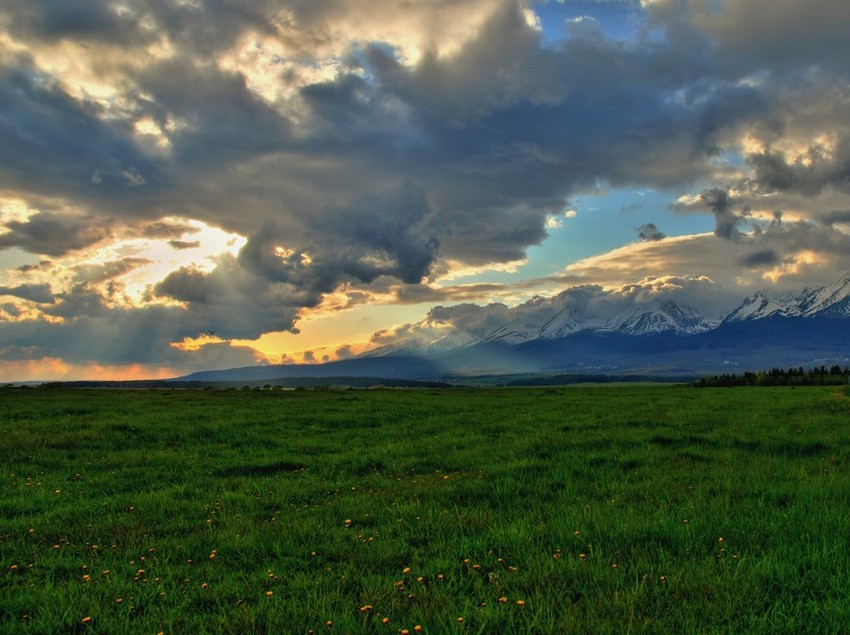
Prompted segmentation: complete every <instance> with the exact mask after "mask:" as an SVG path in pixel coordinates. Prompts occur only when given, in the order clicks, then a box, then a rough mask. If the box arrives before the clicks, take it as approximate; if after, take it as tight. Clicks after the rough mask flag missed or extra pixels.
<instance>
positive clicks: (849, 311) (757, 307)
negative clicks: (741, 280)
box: [723, 274, 850, 323]
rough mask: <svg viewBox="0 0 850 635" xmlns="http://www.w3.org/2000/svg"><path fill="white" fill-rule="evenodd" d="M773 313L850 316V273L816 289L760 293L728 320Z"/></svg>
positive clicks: (807, 315) (759, 317) (745, 318)
mask: <svg viewBox="0 0 850 635" xmlns="http://www.w3.org/2000/svg"><path fill="white" fill-rule="evenodd" d="M769 317H807V318H814V317H829V318H850V274H848V275H845V276H844V277H843V278H841V280H839V281H837V282H835V283H833V284H831V285H829V286H826V287H819V288H815V289H803V290H802V291H798V292H797V293H794V294H792V295H789V296H784V297H781V298H778V299H771V298H768V297H767V296H766V295H765V294H764V293H761V292H759V293H756V294H755V295H754V296H753V297H751V298H747V299H746V300H744V302H743V304H741V306H739V307H738V308H737V309H735V310H734V311H732V313H730V314H729V315H728V316H727V317H726V319H725V320H723V322H724V323H730V322H743V321H751V320H761V319H764V318H769Z"/></svg>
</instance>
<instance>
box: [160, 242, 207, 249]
mask: <svg viewBox="0 0 850 635" xmlns="http://www.w3.org/2000/svg"><path fill="white" fill-rule="evenodd" d="M168 244H169V245H171V246H172V247H173V248H174V249H176V250H178V251H181V250H183V249H196V248H198V247H200V246H201V242H200V241H199V240H195V241H186V240H169V241H168Z"/></svg>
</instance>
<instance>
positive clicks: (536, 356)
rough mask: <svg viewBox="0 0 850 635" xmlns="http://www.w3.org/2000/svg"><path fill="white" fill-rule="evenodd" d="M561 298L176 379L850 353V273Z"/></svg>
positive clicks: (494, 370)
mask: <svg viewBox="0 0 850 635" xmlns="http://www.w3.org/2000/svg"><path fill="white" fill-rule="evenodd" d="M561 298H562V296H556V297H555V298H553V299H548V300H540V302H541V303H542V302H545V303H546V306H545V309H546V310H543V309H540V310H539V311H533V310H525V311H523V312H521V314H519V315H513V314H512V313H511V312H510V310H507V311H503V312H502V313H503V314H504V315H506V316H507V319H506V320H505V321H503V322H497V323H496V324H495V325H494V324H493V323H492V321H490V322H487V321H485V322H484V323H483V324H486V326H482V324H480V323H476V324H475V325H472V326H470V327H469V328H466V327H464V326H463V325H461V326H457V325H455V326H454V327H453V328H451V329H448V331H447V332H441V334H440V335H439V337H430V338H422V337H410V338H407V339H402V340H400V341H398V342H395V343H393V344H392V345H388V346H384V347H381V348H378V349H375V350H372V351H370V352H368V353H366V354H364V355H362V356H360V357H358V358H354V359H347V360H341V361H336V362H329V363H326V364H311V365H292V364H287V365H269V366H255V367H248V368H241V369H230V370H220V371H202V372H198V373H193V374H192V375H188V376H186V377H183V378H180V379H181V380H192V381H261V380H267V379H272V378H284V377H290V378H291V377H299V376H301V377H386V378H396V379H416V380H435V379H444V378H451V377H458V376H472V375H491V374H492V375H506V374H520V373H582V374H588V373H590V374H616V375H623V374H633V375H653V376H659V375H663V376H693V375H700V374H716V373H732V372H742V371H744V370H758V369H762V368H772V367H789V366H794V367H796V366H805V367H811V366H820V365H826V366H831V365H833V364H839V365H841V366H845V365H847V363H848V362H850V274H847V275H845V276H844V277H843V278H841V279H840V280H838V281H837V282H835V283H834V284H832V285H829V286H826V287H818V288H807V289H803V290H801V291H798V292H795V293H792V294H788V295H784V296H780V297H776V298H771V297H769V296H768V295H767V294H765V293H761V292H760V293H756V294H755V295H753V296H751V297H748V298H746V299H745V300H744V301H743V302H742V303H741V304H740V305H739V306H738V307H737V308H735V309H734V310H732V311H731V312H729V313H728V314H727V315H725V316H720V317H715V318H713V319H712V318H708V317H706V316H703V315H701V314H700V313H699V312H698V311H696V310H695V309H693V308H691V307H688V306H681V305H679V304H677V303H675V302H673V301H671V300H659V301H653V302H650V303H645V304H640V305H636V306H632V307H629V308H627V309H623V310H621V311H619V312H615V313H614V314H613V315H610V316H608V317H602V316H600V315H598V314H595V313H593V312H590V311H588V310H587V309H586V307H583V306H582V305H581V304H580V303H578V304H577V303H573V302H569V301H568V298H566V297H563V300H561ZM558 302H562V304H563V306H561V305H559V304H558ZM498 306H499V307H501V308H502V309H504V308H505V307H504V305H498ZM532 308H533V307H532Z"/></svg>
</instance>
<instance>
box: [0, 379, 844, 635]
mask: <svg viewBox="0 0 850 635" xmlns="http://www.w3.org/2000/svg"><path fill="white" fill-rule="evenodd" d="M0 567H2V570H0V632H3V633H16V634H17V633H24V634H26V633H151V634H155V633H158V632H164V633H307V632H309V631H310V630H314V631H315V632H317V633H319V632H337V633H376V634H378V633H388V634H391V633H392V634H394V633H398V632H399V629H408V630H409V631H410V632H411V633H413V632H414V631H413V628H414V626H415V625H417V624H419V625H421V627H422V632H424V633H591V632H592V633H686V632H687V633H723V632H728V633H740V632H754V633H846V632H848V625H850V398H848V396H847V394H846V393H845V392H844V391H843V390H842V389H837V388H797V389H790V388H736V389H726V390H724V389H704V390H695V389H687V388H671V387H623V386H618V387H600V388H540V389H524V388H523V389H468V390H448V391H419V390H416V391H402V390H398V391H396V390H386V391H344V392H324V393H316V392H260V391H249V392H243V391H227V392H215V391H72V390H65V391H63V390H49V389H5V390H0ZM407 568H409V571H407V572H405V571H406V569H407ZM501 598H507V601H506V602H500V599H501ZM518 600H522V601H523V602H524V605H519V604H518V603H517V601H518ZM367 606H370V607H371V609H368V610H365V611H362V610H361V609H362V608H364V607H367ZM385 617H386V618H389V622H388V623H387V624H384V623H383V621H382V620H383V618H385ZM461 617H462V618H463V622H462V623H461V622H459V621H458V618H461ZM84 618H90V619H89V620H86V621H84ZM328 621H330V622H332V626H330V627H329V626H327V625H326V623H327V622H328Z"/></svg>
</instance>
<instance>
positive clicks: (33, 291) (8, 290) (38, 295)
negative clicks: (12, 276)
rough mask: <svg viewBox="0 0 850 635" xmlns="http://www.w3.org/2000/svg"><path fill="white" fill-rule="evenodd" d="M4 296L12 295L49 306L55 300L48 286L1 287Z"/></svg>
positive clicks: (0, 293)
mask: <svg viewBox="0 0 850 635" xmlns="http://www.w3.org/2000/svg"><path fill="white" fill-rule="evenodd" d="M3 295H10V296H14V297H16V298H22V299H24V300H29V301H30V302H37V303H39V304H49V303H52V302H53V301H54V299H55V298H54V295H53V292H52V291H51V289H50V285H48V284H22V285H18V286H16V287H0V296H3Z"/></svg>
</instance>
